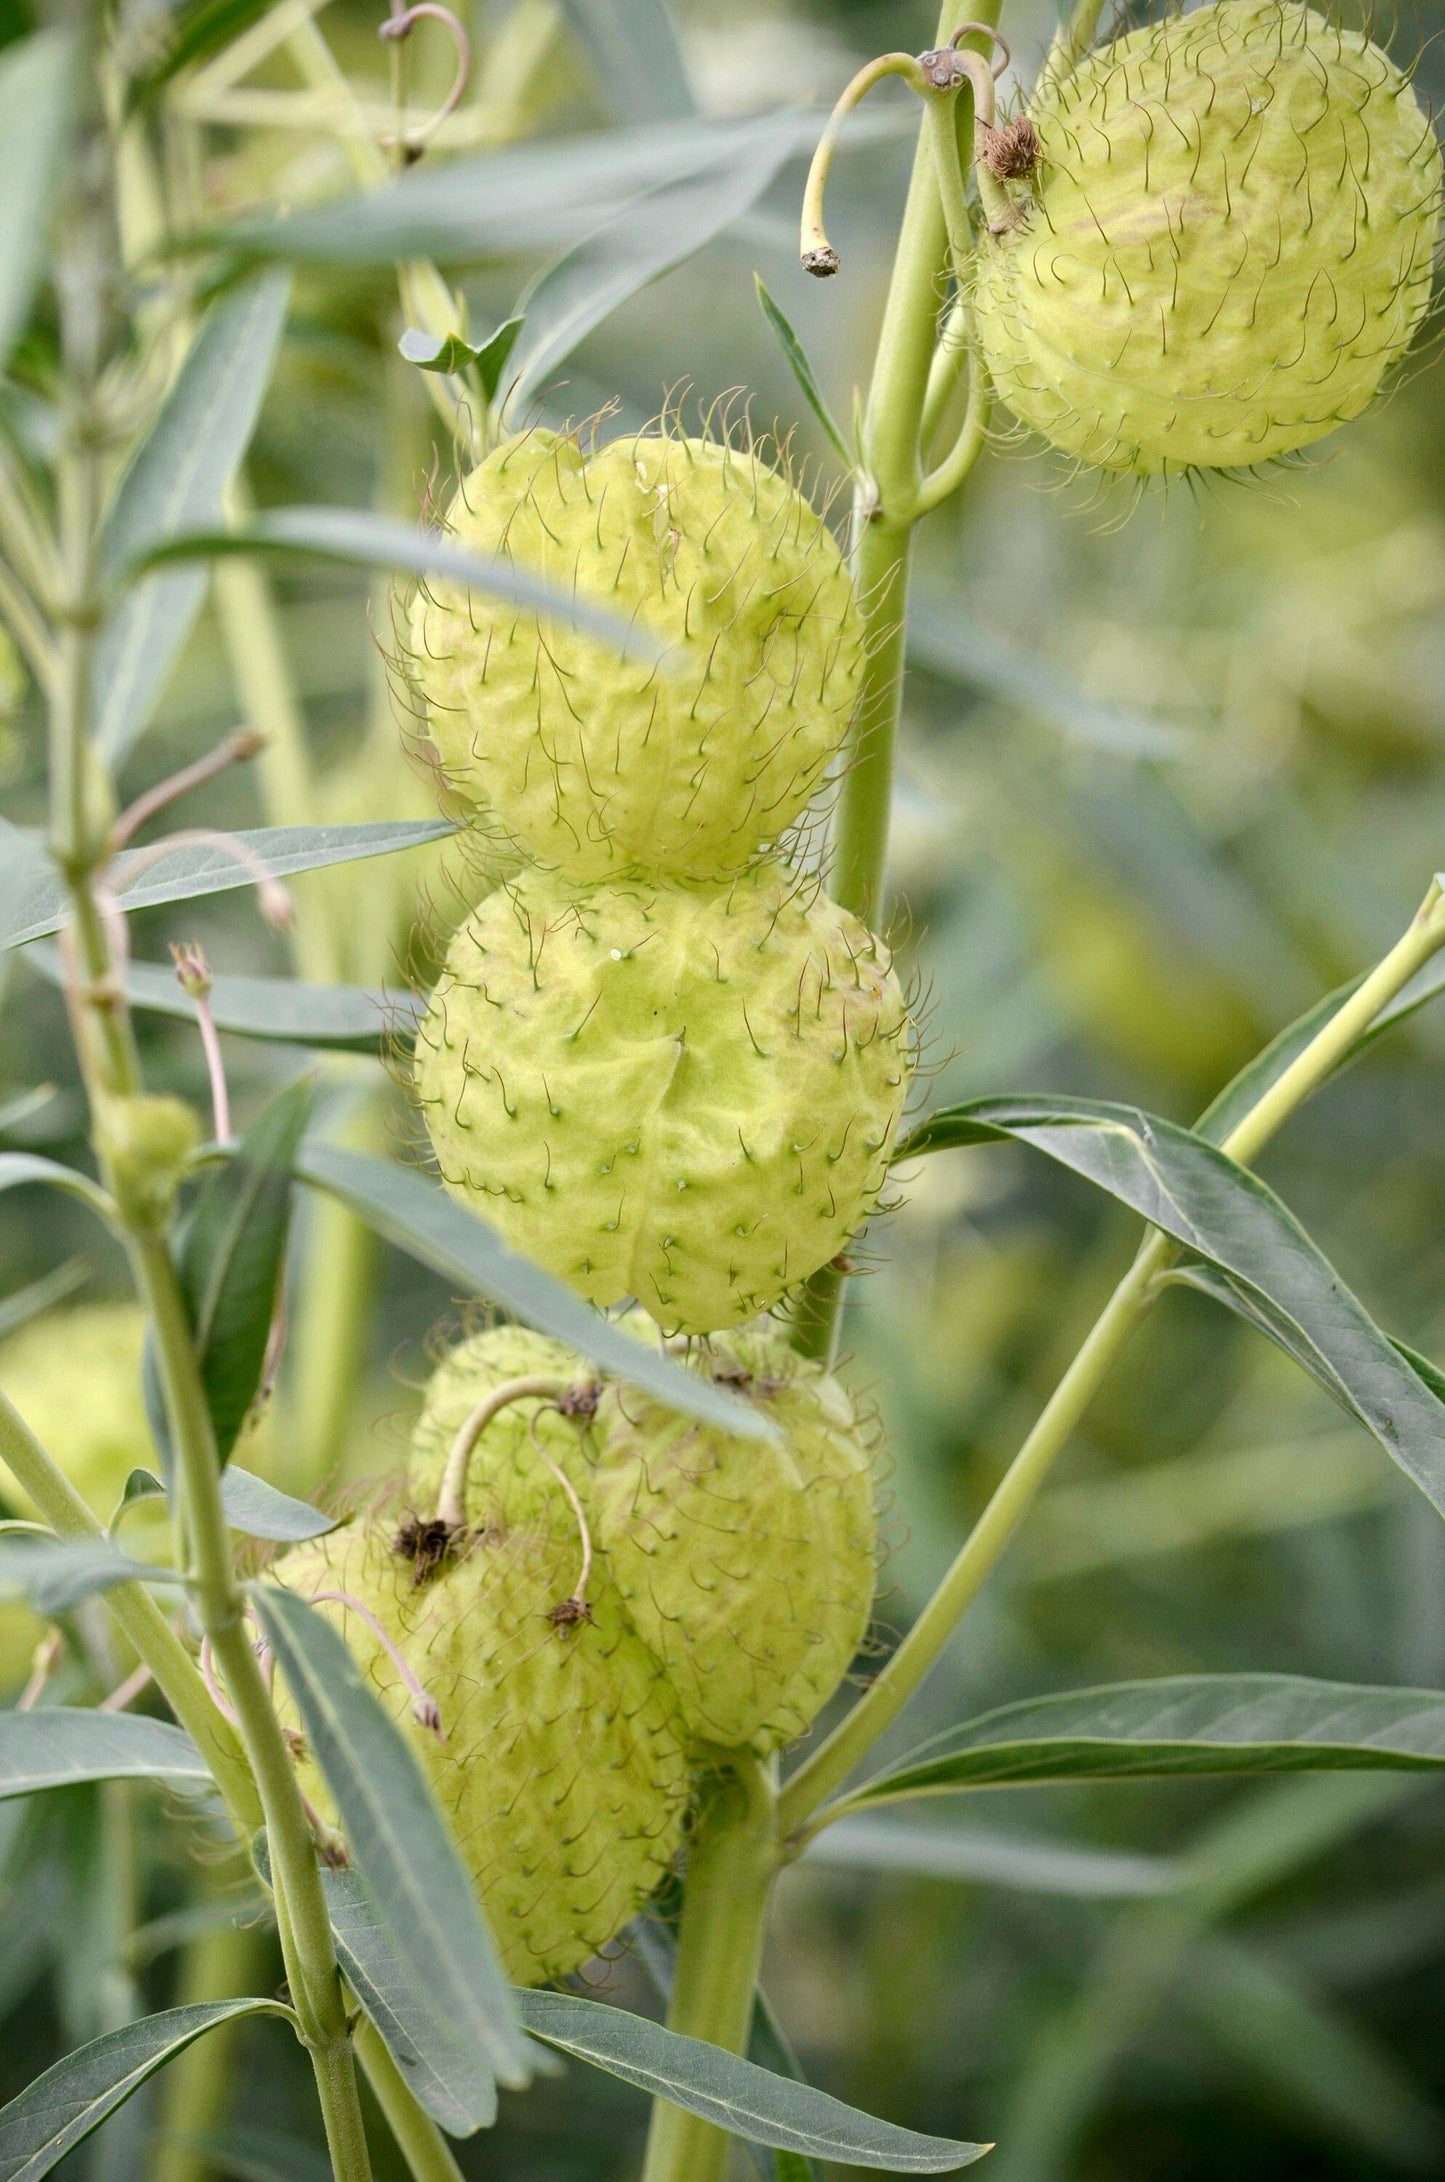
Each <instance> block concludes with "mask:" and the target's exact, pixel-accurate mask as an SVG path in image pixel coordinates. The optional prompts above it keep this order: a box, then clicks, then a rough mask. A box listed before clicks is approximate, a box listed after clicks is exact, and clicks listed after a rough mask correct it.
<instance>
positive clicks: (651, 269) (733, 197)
mask: <svg viewBox="0 0 1445 2182" xmlns="http://www.w3.org/2000/svg"><path fill="white" fill-rule="evenodd" d="M753 129H754V139H755V140H754V142H753V144H752V145H751V147H740V148H738V149H730V151H729V153H728V156H727V158H726V160H725V161H723V162H722V163H720V164H719V165H718V166H716V167H712V168H705V169H704V170H703V171H702V172H701V173H700V174H693V175H688V176H686V177H685V178H684V179H682V180H680V181H673V182H668V183H665V184H664V185H663V186H662V187H660V188H658V189H655V190H652V191H651V192H649V194H648V195H646V196H644V197H640V198H637V199H636V200H634V202H633V203H631V204H629V205H627V206H625V207H624V208H623V210H622V211H620V212H617V213H614V215H613V216H612V218H611V219H610V220H607V221H605V222H604V223H603V224H602V225H601V226H600V227H594V228H592V230H591V232H589V233H588V235H587V237H586V239H585V240H584V241H582V242H580V243H578V245H577V247H576V248H575V249H574V250H571V251H569V252H568V254H567V256H566V257H565V258H563V259H562V260H561V262H560V264H557V265H554V266H553V267H552V268H551V270H550V271H549V272H546V273H544V274H543V275H542V277H541V279H540V280H538V281H537V282H536V284H535V285H534V286H533V287H531V288H529V289H528V290H527V291H526V293H525V294H524V295H523V297H522V301H521V304H520V309H521V310H522V311H523V313H524V315H525V317H526V321H527V323H526V331H525V332H524V333H523V335H522V338H521V340H520V342H519V343H518V348H517V354H516V358H515V360H514V361H515V369H514V373H513V384H512V391H511V394H510V396H509V397H508V405H509V411H510V412H512V413H515V412H516V411H517V410H518V409H520V408H522V407H525V405H526V403H527V402H528V401H529V400H530V399H531V397H532V396H533V395H534V394H536V393H537V392H539V391H540V389H541V388H542V387H543V386H544V385H545V384H546V382H547V381H548V379H549V378H550V377H551V375H552V374H553V372H555V371H556V370H557V368H558V367H559V365H561V364H562V363H564V362H565V360H566V359H567V357H569V356H570V355H571V354H572V351H573V350H574V349H575V348H576V347H577V345H578V343H579V342H580V341H582V340H584V339H585V337H586V336H587V335H588V334H589V333H591V332H592V330H593V328H594V327H595V326H600V325H601V324H602V322H603V320H604V319H606V318H609V317H610V316H611V314H612V313H613V311H615V310H617V309H619V308H620V306H621V305H622V304H624V303H625V302H627V300H628V299H629V297H631V296H634V295H638V294H640V293H641V291H642V290H643V289H644V288H645V287H647V286H648V285H649V284H650V283H651V282H652V281H654V280H658V279H660V278H661V277H662V275H663V274H664V273H667V272H670V271H671V270H672V268H673V267H674V266H676V265H681V264H682V263H683V261H684V260H685V259H687V258H690V257H692V256H693V254H694V253H695V252H696V251H698V250H701V249H702V248H703V246H704V244H706V243H709V242H711V241H712V239H713V237H714V236H715V235H719V234H721V233H722V231H723V229H724V228H726V227H730V226H731V225H732V223H733V221H734V220H737V219H741V217H742V215H743V214H744V213H745V212H749V211H751V209H752V207H753V206H754V205H755V204H756V203H757V201H758V199H759V198H760V197H761V196H762V194H763V192H764V190H765V189H767V187H768V185H769V183H771V182H772V180H773V178H774V176H775V175H776V174H777V172H778V170H779V168H780V167H781V166H782V164H783V162H784V160H785V159H786V158H787V157H788V155H789V153H790V152H792V151H793V150H794V148H795V145H796V133H797V132H796V126H795V123H794V121H793V118H792V117H791V116H790V115H787V114H784V115H781V116H779V115H773V114H770V115H767V116H765V117H764V118H763V119H762V120H761V121H758V122H755V123H754V124H753Z"/></svg>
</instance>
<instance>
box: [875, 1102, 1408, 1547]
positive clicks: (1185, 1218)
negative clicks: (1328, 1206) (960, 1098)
mask: <svg viewBox="0 0 1445 2182" xmlns="http://www.w3.org/2000/svg"><path fill="white" fill-rule="evenodd" d="M998 1138H1003V1139H1013V1140H1014V1141H1016V1142H1018V1143H1022V1144H1029V1145H1032V1146H1033V1147H1034V1148H1035V1149H1036V1150H1038V1151H1042V1152H1046V1153H1047V1154H1048V1155H1049V1157H1050V1158H1051V1159H1056V1160H1058V1161H1059V1163H1060V1164H1061V1165H1062V1166H1066V1167H1069V1168H1071V1169H1072V1170H1073V1172H1074V1173H1075V1174H1080V1175H1082V1176H1083V1177H1084V1178H1085V1179H1086V1180H1087V1181H1090V1182H1093V1183H1095V1184H1096V1185H1097V1186H1098V1187H1099V1188H1100V1189H1104V1190H1107V1191H1108V1192H1109V1193H1110V1195H1111V1196H1114V1197H1117V1198H1118V1199H1119V1200H1120V1202H1121V1203H1123V1204H1126V1205H1128V1206H1130V1208H1131V1209H1132V1210H1133V1211H1135V1212H1137V1213H1139V1214H1140V1215H1141V1216H1142V1217H1143V1218H1144V1219H1145V1220H1147V1221H1148V1222H1149V1223H1150V1225H1151V1226H1153V1227H1157V1228H1159V1229H1160V1230H1161V1231H1162V1232H1163V1233H1164V1234H1166V1235H1168V1236H1170V1237H1171V1238H1172V1239H1173V1240H1174V1241H1175V1242H1177V1243H1181V1244H1182V1245H1183V1246H1184V1248H1185V1249H1186V1250H1188V1251H1190V1252H1192V1253H1193V1254H1194V1255H1195V1256H1197V1257H1199V1258H1201V1259H1203V1260H1204V1263H1205V1266H1206V1268H1209V1267H1213V1268H1215V1269H1216V1270H1217V1272H1218V1274H1219V1275H1220V1276H1222V1277H1221V1278H1219V1279H1217V1280H1212V1281H1209V1280H1205V1281H1200V1282H1199V1283H1198V1285H1201V1286H1208V1288H1209V1290H1210V1293H1212V1294H1215V1295H1216V1296H1217V1297H1218V1298H1219V1300H1220V1301H1222V1302H1224V1303H1226V1304H1229V1305H1230V1306H1231V1307H1243V1309H1244V1315H1245V1316H1247V1317H1248V1318H1249V1320H1250V1322H1251V1324H1254V1325H1257V1326H1259V1327H1260V1328H1261V1329H1262V1330H1264V1331H1266V1332H1269V1333H1270V1334H1271V1335H1272V1337H1273V1338H1274V1339H1276V1340H1279V1341H1280V1342H1281V1345H1282V1346H1284V1347H1286V1348H1287V1349H1288V1350H1289V1352H1290V1354H1292V1355H1297V1356H1299V1357H1300V1358H1301V1360H1302V1361H1303V1360H1304V1352H1306V1351H1308V1353H1309V1356H1310V1357H1311V1359H1312V1361H1311V1362H1310V1364H1309V1368H1310V1369H1311V1370H1312V1371H1313V1372H1314V1374H1315V1376H1316V1377H1318V1378H1321V1379H1323V1380H1324V1381H1325V1383H1326V1384H1328V1385H1329V1386H1330V1388H1331V1391H1332V1392H1334V1393H1336V1395H1337V1398H1338V1399H1339V1400H1340V1401H1341V1402H1342V1403H1344V1404H1345V1406H1346V1407H1347V1408H1348V1409H1349V1410H1350V1411H1351V1413H1352V1414H1353V1415H1354V1416H1356V1417H1357V1418H1358V1419H1359V1421H1360V1422H1361V1424H1363V1425H1365V1426H1366V1427H1367V1429H1368V1430H1369V1431H1371V1432H1373V1433H1374V1435H1375V1438H1376V1439H1377V1440H1378V1441H1379V1442H1380V1445H1381V1446H1382V1447H1383V1448H1384V1449H1385V1452H1386V1453H1387V1454H1388V1455H1389V1456H1391V1458H1392V1459H1393V1460H1394V1461H1395V1462H1397V1463H1398V1464H1399V1465H1400V1468H1401V1469H1402V1470H1403V1471H1404V1472H1405V1474H1406V1476H1407V1477H1410V1478H1412V1479H1413V1480H1414V1482H1415V1483H1416V1484H1417V1485H1418V1486H1419V1488H1420V1490H1421V1491H1422V1492H1423V1493H1424V1494H1425V1496H1426V1498H1427V1499H1428V1500H1429V1501H1430V1502H1431V1503H1432V1504H1433V1505H1434V1506H1435V1507H1437V1508H1439V1509H1440V1510H1441V1511H1442V1512H1445V1404H1442V1402H1441V1401H1440V1400H1439V1399H1438V1397H1437V1396H1436V1395H1435V1394H1434V1393H1433V1392H1432V1390H1431V1388H1430V1386H1429V1385H1428V1384H1427V1383H1426V1381H1425V1380H1424V1379H1422V1378H1421V1376H1420V1375H1419V1373H1418V1372H1416V1371H1415V1370H1414V1369H1413V1368H1412V1367H1411V1365H1410V1364H1409V1363H1408V1362H1407V1361H1406V1359H1405V1358H1404V1357H1403V1356H1401V1355H1400V1353H1399V1351H1398V1350H1397V1349H1396V1348H1395V1347H1394V1345H1393V1344H1392V1343H1391V1342H1390V1341H1389V1340H1388V1339H1387V1337H1386V1336H1385V1335H1384V1334H1383V1333H1382V1332H1381V1331H1380V1329H1379V1327H1378V1326H1377V1325H1376V1324H1375V1322H1374V1320H1373V1319H1372V1318H1371V1317H1370V1316H1369V1313H1368V1312H1367V1311H1366V1310H1365V1308H1364V1306H1363V1305H1362V1304H1361V1303H1360V1302H1359V1301H1358V1300H1357V1299H1356V1297H1355V1296H1354V1295H1352V1294H1351V1292H1350V1290H1349V1289H1348V1288H1347V1287H1346V1286H1345V1284H1344V1282H1343V1281H1342V1280H1341V1279H1340V1276H1339V1275H1338V1273H1336V1272H1335V1270H1334V1268H1333V1266H1331V1265H1330V1263H1329V1261H1328V1259H1326V1258H1325V1256H1324V1255H1323V1253H1322V1252H1321V1251H1320V1250H1319V1249H1317V1248H1316V1246H1315V1244H1314V1243H1313V1242H1312V1241H1311V1240H1310V1238H1309V1236H1308V1235H1307V1234H1306V1233H1305V1231H1304V1229H1303V1228H1302V1227H1301V1226H1300V1224H1299V1222H1298V1220H1296V1219H1295V1217H1294V1215H1293V1213H1291V1212H1290V1211H1289V1210H1288V1209H1287V1208H1286V1207H1285V1206H1284V1205H1282V1204H1281V1203H1280V1200H1279V1199H1278V1198H1277V1197H1276V1196H1275V1194H1274V1192H1273V1191H1272V1190H1270V1189H1268V1188H1267V1187H1266V1186H1265V1184H1264V1183H1263V1182H1261V1181H1260V1180H1259V1177H1258V1176H1257V1175H1254V1174H1251V1173H1249V1172H1248V1171H1247V1169H1245V1168H1243V1167H1240V1166H1238V1165H1236V1163H1235V1162H1234V1161H1233V1160H1232V1159H1230V1158H1228V1157H1227V1156H1226V1154H1225V1153H1224V1152H1222V1151H1221V1150H1220V1149H1219V1148H1218V1147H1217V1146H1216V1145H1214V1144H1210V1143H1208V1142H1206V1141H1205V1140H1204V1139H1203V1138H1202V1137H1198V1136H1195V1135H1194V1134H1193V1133H1192V1132H1191V1131H1190V1130H1188V1129H1181V1128H1179V1127H1178V1126H1177V1124H1175V1123H1174V1122H1170V1121H1163V1120H1161V1119H1160V1118H1159V1117H1158V1116H1157V1115H1154V1114H1146V1113H1143V1112H1141V1111H1140V1109H1139V1108H1137V1107H1133V1106H1115V1105H1110V1104H1108V1103H1106V1102H1105V1101H1103V1100H1098V1099H1070V1098H1061V1097H1054V1096H1051V1095H1048V1094H1043V1095H1040V1096H1038V1097H1031V1096H1028V1095H1020V1096H1015V1097H1008V1098H992V1099H973V1100H970V1101H969V1102H968V1103H967V1104H965V1105H962V1106H954V1107H948V1108H945V1109H944V1110H943V1111H942V1112H940V1113H937V1114H934V1115H932V1116H931V1117H930V1118H929V1119H928V1120H927V1121H925V1122H923V1123H922V1124H921V1125H920V1127H918V1128H917V1129H915V1130H913V1132H912V1133H911V1135H910V1136H909V1137H908V1139H907V1140H906V1142H905V1144H904V1145H903V1147H902V1149H901V1150H900V1152H899V1154H898V1156H899V1158H900V1159H907V1158H909V1157H911V1156H913V1155H914V1154H915V1153H918V1152H926V1151H935V1150H941V1149H944V1148H945V1147H947V1146H950V1145H959V1144H982V1143H987V1142H989V1141H991V1140H993V1139H998ZM1185 1277H1187V1276H1185ZM1235 1299H1238V1306H1236V1303H1235Z"/></svg>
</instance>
